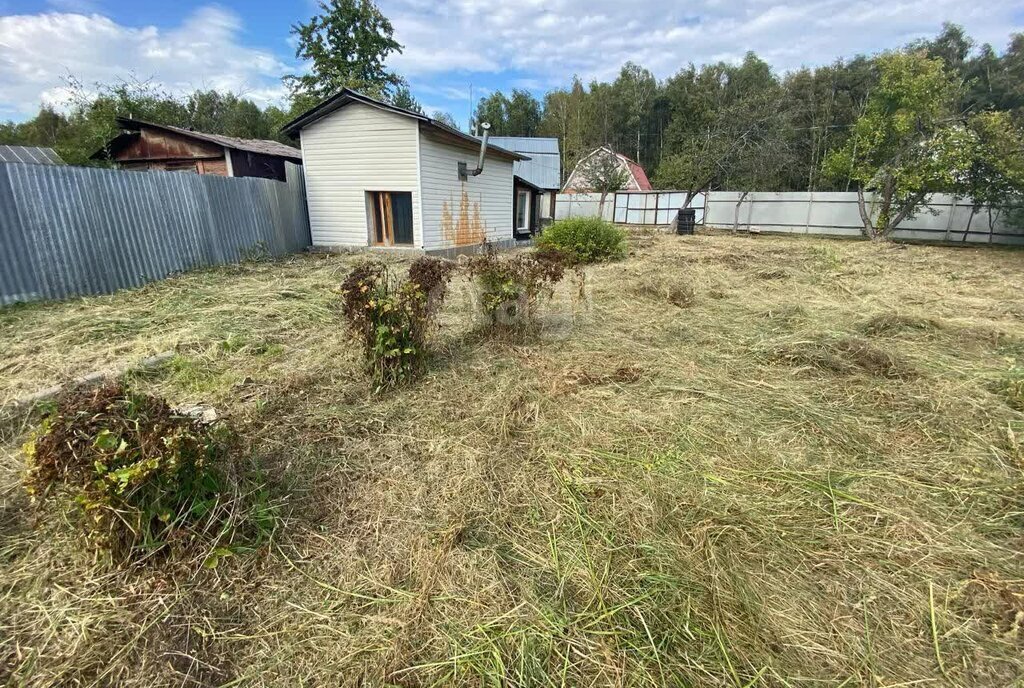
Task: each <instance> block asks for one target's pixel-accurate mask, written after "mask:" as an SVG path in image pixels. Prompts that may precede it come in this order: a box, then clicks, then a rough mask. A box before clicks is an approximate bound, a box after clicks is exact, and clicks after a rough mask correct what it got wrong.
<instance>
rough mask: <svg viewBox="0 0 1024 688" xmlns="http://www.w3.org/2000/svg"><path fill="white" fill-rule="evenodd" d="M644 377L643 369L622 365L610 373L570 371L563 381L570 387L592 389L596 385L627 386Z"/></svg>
mask: <svg viewBox="0 0 1024 688" xmlns="http://www.w3.org/2000/svg"><path fill="white" fill-rule="evenodd" d="M643 376H644V369H643V368H640V367H638V366H633V365H623V366H619V367H618V368H615V369H614V370H610V371H595V370H570V371H568V372H567V373H566V374H565V381H566V382H567V383H568V384H569V385H570V386H572V387H593V386H596V385H612V384H629V383H632V382H638V381H639V380H640V379H641V378H643Z"/></svg>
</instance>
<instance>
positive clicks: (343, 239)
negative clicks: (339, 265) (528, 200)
mask: <svg viewBox="0 0 1024 688" xmlns="http://www.w3.org/2000/svg"><path fill="white" fill-rule="evenodd" d="M300 135H301V140H302V164H303V167H304V171H305V175H306V201H307V205H308V206H309V226H310V232H311V235H312V239H313V245H314V246H367V245H368V244H369V243H370V230H369V221H368V216H367V209H366V192H367V191H410V192H412V215H413V246H423V234H422V229H421V228H422V227H423V215H422V212H421V209H420V183H419V168H418V162H419V140H420V137H419V126H418V123H417V122H416V120H414V119H411V118H409V117H404V116H402V115H398V114H395V113H393V112H387V111H386V110H381V109H380V108H375V107H372V106H370V105H364V104H362V103H351V104H349V105H346V106H345V107H343V108H341V109H339V110H336V111H335V112H332V113H331V114H329V115H326V116H325V117H323V118H322V119H319V120H317V121H316V122H313V123H312V124H310V125H309V126H307V127H304V128H303V129H302V131H301V134H300ZM510 167H511V165H510ZM453 175H454V172H453ZM509 189H510V190H509V197H510V198H511V195H512V192H511V186H510V187H509ZM509 212H510V213H511V210H510V211H509Z"/></svg>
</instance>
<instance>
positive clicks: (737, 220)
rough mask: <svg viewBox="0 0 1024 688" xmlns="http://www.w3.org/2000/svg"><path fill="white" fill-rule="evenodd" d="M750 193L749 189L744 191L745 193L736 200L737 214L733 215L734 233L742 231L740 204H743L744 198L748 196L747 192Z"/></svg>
mask: <svg viewBox="0 0 1024 688" xmlns="http://www.w3.org/2000/svg"><path fill="white" fill-rule="evenodd" d="M749 193H750V192H749V191H744V192H743V193H741V194H740V200H738V201H736V215H735V216H734V217H733V220H732V233H733V234H735V233H736V232H738V231H740V206H741V205H743V200H744V199H745V198H746V197H747V194H749Z"/></svg>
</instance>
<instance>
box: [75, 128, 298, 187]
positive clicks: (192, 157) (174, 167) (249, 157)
mask: <svg viewBox="0 0 1024 688" xmlns="http://www.w3.org/2000/svg"><path fill="white" fill-rule="evenodd" d="M117 124H118V126H120V127H121V128H122V129H124V130H125V132H124V133H122V134H120V135H119V136H116V137H115V138H113V139H112V140H111V141H109V142H108V143H107V145H106V146H104V147H103V149H102V150H100V151H97V152H96V153H94V154H93V156H92V159H93V160H113V161H114V162H115V163H117V166H118V167H119V168H120V169H123V170H165V171H168V172H190V173H194V174H214V175H219V176H221V177H263V178H265V179H276V180H278V181H282V182H283V181H285V172H284V164H285V162H293V163H297V164H302V151H300V150H299V149H298V148H294V147H292V146H288V145H285V144H283V143H278V142H277V141H265V140H262V139H240V138H235V137H233V136H220V135H218V134H206V133H203V132H199V131H192V130H191V129H183V128H181V127H173V126H170V125H166V124H154V123H153V122H143V121H141V120H137V119H129V118H127V117H118V118H117Z"/></svg>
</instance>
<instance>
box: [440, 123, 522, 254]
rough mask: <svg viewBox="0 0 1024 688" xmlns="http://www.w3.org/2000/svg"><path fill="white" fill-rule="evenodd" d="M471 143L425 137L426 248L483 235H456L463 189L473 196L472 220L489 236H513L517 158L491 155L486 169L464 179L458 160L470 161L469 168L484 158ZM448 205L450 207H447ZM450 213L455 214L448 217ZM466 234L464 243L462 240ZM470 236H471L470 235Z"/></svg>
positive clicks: (495, 238) (477, 239) (451, 245)
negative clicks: (459, 143)
mask: <svg viewBox="0 0 1024 688" xmlns="http://www.w3.org/2000/svg"><path fill="white" fill-rule="evenodd" d="M479 154H480V153H479V150H477V151H476V152H474V151H472V150H470V149H469V148H468V147H467V148H463V147H459V146H454V145H451V144H448V143H442V142H440V141H436V140H433V139H431V138H430V137H429V135H425V134H424V135H421V137H420V161H421V177H420V181H421V185H422V210H423V215H422V218H423V221H422V224H421V226H422V227H423V237H424V244H423V246H424V248H426V249H428V250H430V249H442V248H454V247H456V246H458V245H470V244H475V243H480V241H481V240H482V237H480V236H479V235H470V236H467V235H466V234H465V233H463V234H462V235H457V233H456V232H455V229H456V227H457V224H458V222H459V218H460V214H461V210H462V194H463V191H465V193H466V200H467V201H468V209H467V210H468V218H467V219H468V220H469V221H470V223H471V224H474V225H475V226H479V227H480V228H481V229H482V230H483V234H484V235H485V237H486V240H487V241H491V242H499V241H509V240H511V239H512V161H511V160H503V159H501V158H498V157H496V156H493V155H488V156H487V159H486V162H485V163H484V171H483V172H482V173H481V174H480V175H478V176H476V177H473V176H470V177H469V179H468V181H465V182H462V181H459V176H458V164H459V162H465V163H466V165H467V166H468V168H469V169H470V170H473V169H475V168H476V164H477V160H478V158H479ZM446 205H447V210H448V213H447V214H446V213H445V207H446ZM449 216H450V220H449V219H447V218H448V217H449ZM457 239H461V240H462V241H461V243H459V242H458V241H457ZM466 239H471V240H472V241H468V242H467V241H466Z"/></svg>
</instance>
